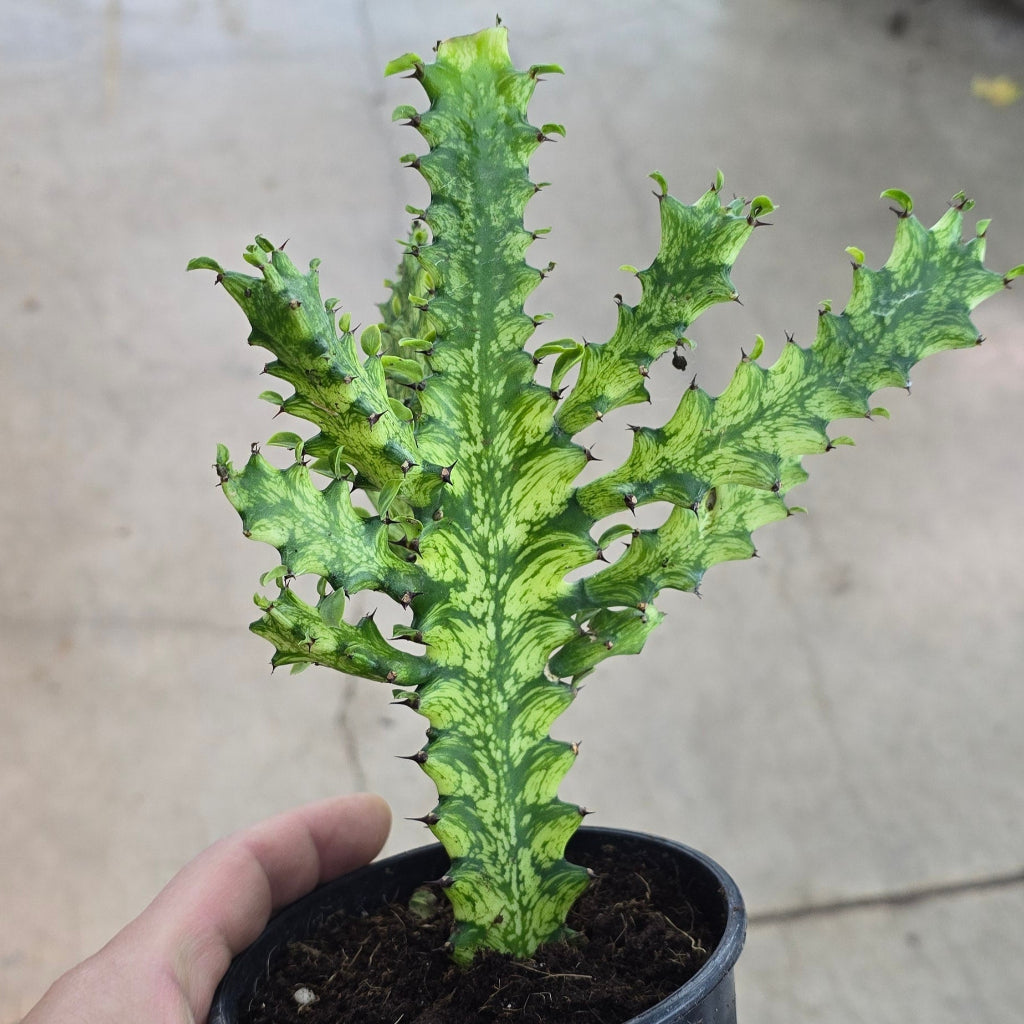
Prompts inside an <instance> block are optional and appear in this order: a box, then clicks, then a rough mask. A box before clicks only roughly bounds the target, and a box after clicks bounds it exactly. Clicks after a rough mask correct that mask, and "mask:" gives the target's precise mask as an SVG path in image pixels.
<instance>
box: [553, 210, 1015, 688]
mask: <svg viewBox="0 0 1024 1024" xmlns="http://www.w3.org/2000/svg"><path fill="white" fill-rule="evenodd" d="M900 194H901V195H902V193H900ZM908 203H909V200H908ZM969 208H970V203H969V202H968V201H966V200H964V198H963V197H962V196H958V197H956V198H955V200H954V203H953V205H952V206H951V207H950V209H949V210H948V211H947V212H946V214H945V215H944V216H943V217H942V218H941V220H939V222H938V223H937V224H935V226H934V227H933V228H931V230H926V229H925V228H924V227H923V226H922V225H921V223H920V222H919V221H918V220H917V218H916V217H914V216H912V215H910V214H908V213H907V212H906V211H900V215H899V219H898V226H897V232H896V241H895V244H894V247H893V250H892V253H891V255H890V257H889V259H888V261H887V262H886V263H885V265H884V266H883V267H882V268H881V269H880V270H870V269H868V268H867V267H866V266H865V265H864V262H863V254H862V253H861V252H860V251H859V250H856V249H853V250H851V253H852V254H853V255H854V259H855V262H854V284H853V292H852V294H851V297H850V300H849V302H848V304H847V307H846V309H845V310H844V311H843V312H842V313H840V314H836V313H833V312H832V311H831V310H829V309H827V308H826V309H822V310H821V312H820V315H819V322H818V333H817V337H816V339H815V342H814V344H813V345H812V346H811V347H810V348H809V349H804V348H801V347H800V346H799V345H797V344H795V343H794V342H793V341H792V340H790V341H789V342H788V343H787V345H786V347H785V348H784V350H783V352H782V354H781V356H780V357H779V359H778V360H777V362H776V363H775V364H774V365H773V366H771V367H770V368H767V369H766V368H764V367H762V366H761V365H760V364H759V363H758V362H757V358H758V356H759V355H760V349H761V344H762V343H761V342H760V340H759V341H758V344H757V346H756V348H755V350H754V351H753V352H752V353H751V355H750V356H744V358H743V360H742V361H741V363H740V364H739V366H738V367H737V369H736V372H735V374H734V376H733V378H732V380H731V382H730V383H729V385H728V387H727V388H726V390H725V391H724V392H723V393H722V394H721V395H720V396H718V397H717V398H714V397H712V396H710V395H708V394H707V393H706V392H704V391H703V390H701V389H700V388H697V387H696V386H691V387H690V388H689V389H688V390H687V391H686V392H685V393H684V395H683V397H682V400H681V401H680V403H679V406H678V408H677V409H676V412H675V414H674V415H673V416H672V418H671V419H670V420H669V421H668V423H666V424H665V425H664V426H663V427H660V428H638V429H636V430H635V431H634V439H633V448H632V451H631V453H630V455H629V457H628V458H627V460H626V461H625V463H623V465H622V466H620V467H618V468H617V469H614V470H612V471H611V472H609V473H606V474H604V475H603V476H601V477H599V478H597V479H596V480H594V481H592V482H591V483H588V484H586V485H584V486H582V487H580V488H579V490H578V491H577V492H576V499H577V501H578V502H579V505H580V507H581V509H582V510H583V511H584V513H585V514H586V516H587V517H588V519H590V520H592V521H593V522H594V523H597V522H599V521H600V520H601V519H603V518H605V517H607V516H609V515H612V514H614V513H618V512H621V511H622V510H623V509H626V508H628V509H631V510H632V509H635V508H636V507H638V506H640V505H643V504H646V503H648V502H654V501H664V502H668V503H670V504H672V505H674V506H675V508H674V509H673V511H672V512H671V514H670V515H669V517H668V519H667V521H666V522H665V523H664V524H663V525H662V526H660V527H658V528H655V529H650V530H637V531H633V532H632V536H631V538H630V542H629V547H628V550H627V551H626V553H625V554H624V555H623V556H622V557H621V558H619V560H618V561H616V562H615V563H614V564H612V565H609V566H608V567H607V568H605V569H602V570H601V571H599V572H597V573H595V574H594V575H592V576H590V577H589V578H587V579H585V580H581V581H580V582H579V583H578V584H577V585H576V590H575V594H574V599H575V602H576V605H577V616H578V617H580V618H585V617H586V616H588V615H592V614H597V615H603V614H606V613H605V612H604V609H607V608H608V607H614V606H625V607H628V608H641V609H644V610H645V612H646V614H647V615H648V616H650V604H651V602H652V601H653V600H654V599H655V597H656V596H657V594H658V593H659V592H660V591H661V590H662V589H664V588H672V589H676V590H683V591H694V590H696V589H697V588H698V587H699V585H700V582H701V579H702V578H703V575H704V573H705V571H706V570H707V569H708V568H709V567H710V566H711V565H714V564H716V563H718V562H723V561H728V560H732V559H740V558H749V557H751V556H752V555H753V554H754V553H755V548H754V544H753V541H752V538H751V534H752V533H753V531H754V530H755V529H757V527H759V526H762V525H764V524H766V523H769V522H772V521H774V520H777V519H780V518H784V517H785V516H787V515H788V514H789V511H790V510H789V508H788V507H787V505H786V503H785V501H784V495H785V494H786V493H787V492H788V491H789V489H790V488H791V487H793V486H795V485H796V484H799V483H801V482H802V481H803V480H805V479H806V477H807V473H806V471H805V470H804V468H803V465H802V463H801V459H802V457H803V456H804V455H808V454H812V453H817V452H825V451H828V450H830V449H832V448H834V447H836V446H837V445H841V444H852V440H851V439H850V438H848V437H845V436H832V437H830V436H829V433H828V427H829V425H830V424H831V423H832V421H834V420H837V419H843V418H849V417H861V418H864V417H867V418H870V417H872V416H873V415H881V416H888V413H887V412H886V410H884V409H881V408H873V407H872V405H871V397H872V395H873V394H874V393H875V392H876V391H877V390H879V389H881V388H885V387H903V388H907V389H909V387H910V376H909V374H910V370H911V368H912V367H913V366H914V365H915V364H916V363H917V362H918V361H920V360H921V359H922V358H924V357H925V356H927V355H931V354H933V353H935V352H940V351H944V350H947V349H955V348H968V347H973V346H975V345H976V344H977V343H978V342H979V341H980V339H979V336H978V332H977V329H976V328H975V327H974V325H973V323H972V322H971V319H970V312H971V310H972V309H974V307H975V306H977V305H978V303H980V302H981V301H982V300H983V299H985V298H987V297H988V296H990V295H992V294H994V293H995V292H997V291H1000V290H1001V289H1002V288H1003V287H1004V286H1005V284H1006V283H1007V281H1008V279H1009V276H1010V275H1007V277H1005V278H1004V277H1001V276H1000V275H998V274H995V273H993V272H991V271H989V270H986V269H985V267H984V266H983V264H982V259H983V256H984V248H985V243H984V231H985V229H986V228H987V222H983V223H982V224H981V225H979V228H980V232H979V234H978V236H976V237H974V238H972V239H970V240H968V241H966V242H965V241H963V240H962V237H961V233H962V227H963V210H964V209H969ZM1016 273H1017V271H1013V272H1011V274H1016ZM622 530H623V528H622V527H618V528H615V529H614V531H613V535H614V534H616V533H619V532H622ZM625 532H629V531H628V528H626V531H625ZM599 543H600V542H599ZM585 651H589V653H590V659H589V662H588V663H586V665H585V668H586V669H589V668H590V667H592V666H591V664H590V662H592V663H594V664H596V663H597V662H598V661H600V660H603V657H606V656H608V655H610V654H612V653H618V650H617V649H615V648H614V647H613V648H607V649H606V651H605V653H604V655H603V656H602V655H601V652H600V648H599V647H597V646H596V645H594V644H589V645H588V644H587V643H586V642H585V641H584V640H576V641H574V642H573V644H572V645H569V647H568V648H567V649H563V650H562V651H560V652H559V654H558V655H557V659H556V661H555V662H553V664H557V666H558V668H559V669H560V670H561V671H563V672H564V671H565V669H566V668H575V667H576V665H577V664H578V663H579V662H578V659H579V658H580V657H581V656H582V655H583V653H584V652H585ZM573 656H575V659H577V660H573ZM573 674H575V673H573Z"/></svg>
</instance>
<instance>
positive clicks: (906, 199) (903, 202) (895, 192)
mask: <svg viewBox="0 0 1024 1024" xmlns="http://www.w3.org/2000/svg"><path fill="white" fill-rule="evenodd" d="M879 198H880V199H892V200H893V201H894V202H897V203H899V204H900V206H902V207H903V211H902V212H901V213H900V211H897V212H898V213H900V216H901V217H909V216H910V214H911V213H912V212H913V209H914V200H913V199H911V198H910V196H908V195H907V193H906V192H904V191H903V190H902V189H899V188H887V189H886V190H885V191H884V192H883V193H882V194H881V196H880V197H879Z"/></svg>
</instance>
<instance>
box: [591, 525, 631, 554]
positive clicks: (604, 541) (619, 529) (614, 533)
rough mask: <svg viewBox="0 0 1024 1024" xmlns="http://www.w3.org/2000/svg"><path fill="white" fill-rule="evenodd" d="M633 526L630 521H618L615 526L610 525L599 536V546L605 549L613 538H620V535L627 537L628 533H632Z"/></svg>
mask: <svg viewBox="0 0 1024 1024" xmlns="http://www.w3.org/2000/svg"><path fill="white" fill-rule="evenodd" d="M632 532H633V527H632V526H630V524H629V523H616V524H615V525H614V526H610V527H608V529H607V530H605V531H604V533H602V534H601V536H600V537H598V538H597V546H598V547H599V548H600V549H601V550H602V551H603V550H604V549H605V548H606V547H608V545H609V544H611V542H612V541H613V540H618V539H619V537H625V536H626V534H627V533H632Z"/></svg>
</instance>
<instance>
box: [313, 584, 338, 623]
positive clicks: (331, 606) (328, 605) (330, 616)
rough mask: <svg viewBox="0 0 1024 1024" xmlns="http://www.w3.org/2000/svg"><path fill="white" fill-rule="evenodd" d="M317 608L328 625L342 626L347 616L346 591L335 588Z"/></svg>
mask: <svg viewBox="0 0 1024 1024" xmlns="http://www.w3.org/2000/svg"><path fill="white" fill-rule="evenodd" d="M316 610H317V611H318V612H319V613H320V618H321V619H323V620H324V622H326V623H327V625H328V626H340V625H341V624H342V622H344V616H345V591H344V590H335V591H334V593H333V594H328V595H327V596H326V597H324V598H323V599H322V600H321V601H320V602H319V603H318V604H317V606H316Z"/></svg>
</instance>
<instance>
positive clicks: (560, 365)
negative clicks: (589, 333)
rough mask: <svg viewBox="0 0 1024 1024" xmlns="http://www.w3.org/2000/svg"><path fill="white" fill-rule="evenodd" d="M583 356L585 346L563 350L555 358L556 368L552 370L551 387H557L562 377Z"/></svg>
mask: <svg viewBox="0 0 1024 1024" xmlns="http://www.w3.org/2000/svg"><path fill="white" fill-rule="evenodd" d="M582 358H583V346H582V345H577V346H576V348H575V349H569V350H568V351H565V352H563V353H562V354H561V355H560V356H559V357H558V358H557V359H556V360H555V368H554V369H553V370H552V371H551V387H552V389H557V388H558V386H559V385H560V384H561V383H562V378H563V377H564V376H565V375H566V374H567V373H568V372H569V371H570V370H571V369H572V368H573V367H574V366H575V365H576V364H577V363H578V362H579V361H580V360H581V359H582Z"/></svg>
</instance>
